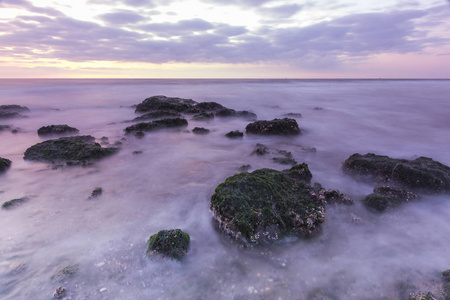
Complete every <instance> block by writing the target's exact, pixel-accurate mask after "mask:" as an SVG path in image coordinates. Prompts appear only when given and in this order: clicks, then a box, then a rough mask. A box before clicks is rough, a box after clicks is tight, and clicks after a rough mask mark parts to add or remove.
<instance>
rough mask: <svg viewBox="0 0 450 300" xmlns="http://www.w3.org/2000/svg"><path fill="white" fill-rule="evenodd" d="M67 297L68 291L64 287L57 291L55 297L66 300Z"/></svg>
mask: <svg viewBox="0 0 450 300" xmlns="http://www.w3.org/2000/svg"><path fill="white" fill-rule="evenodd" d="M65 296H66V289H65V288H64V287H62V286H60V287H58V288H57V289H56V291H55V294H54V295H53V298H54V299H59V300H60V299H64V297H65Z"/></svg>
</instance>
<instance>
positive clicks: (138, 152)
mask: <svg viewBox="0 0 450 300" xmlns="http://www.w3.org/2000/svg"><path fill="white" fill-rule="evenodd" d="M133 154H134V155H136V154H142V151H140V150H138V151H133Z"/></svg>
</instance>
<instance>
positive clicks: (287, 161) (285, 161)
mask: <svg viewBox="0 0 450 300" xmlns="http://www.w3.org/2000/svg"><path fill="white" fill-rule="evenodd" d="M272 160H273V161H274V162H275V163H277V164H280V165H296V164H297V161H296V160H295V159H293V158H292V157H274V158H272Z"/></svg>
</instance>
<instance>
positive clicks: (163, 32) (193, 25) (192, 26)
mask: <svg viewBox="0 0 450 300" xmlns="http://www.w3.org/2000/svg"><path fill="white" fill-rule="evenodd" d="M213 28H214V25H213V24H212V23H209V22H207V21H205V20H202V19H191V20H182V21H179V22H177V23H151V24H147V25H142V26H140V27H139V29H141V30H145V31H148V32H150V33H153V34H157V35H159V36H163V37H171V36H180V35H184V34H191V33H192V32H199V31H200V32H201V31H207V30H209V29H213Z"/></svg>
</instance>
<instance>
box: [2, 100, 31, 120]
mask: <svg viewBox="0 0 450 300" xmlns="http://www.w3.org/2000/svg"><path fill="white" fill-rule="evenodd" d="M24 111H29V109H28V107H26V106H20V105H15V104H10V105H0V119H10V118H17V117H23V116H22V115H21V114H20V112H24Z"/></svg>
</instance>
